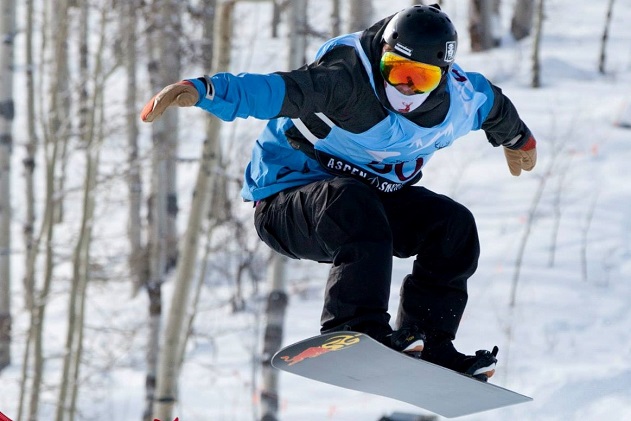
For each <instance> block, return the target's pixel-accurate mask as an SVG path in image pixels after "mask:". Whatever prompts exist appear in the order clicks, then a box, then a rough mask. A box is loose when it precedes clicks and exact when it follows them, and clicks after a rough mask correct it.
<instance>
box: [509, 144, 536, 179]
mask: <svg viewBox="0 0 631 421" xmlns="http://www.w3.org/2000/svg"><path fill="white" fill-rule="evenodd" d="M504 156H506V162H507V163H508V169H509V170H510V173H511V174H512V175H514V176H515V177H517V176H519V175H520V174H521V170H524V171H530V170H532V169H533V168H534V167H535V164H536V163H537V141H536V140H535V138H534V137H532V136H530V138H528V141H527V142H526V143H525V144H524V146H522V147H521V148H519V149H509V148H507V147H506V146H505V147H504Z"/></svg>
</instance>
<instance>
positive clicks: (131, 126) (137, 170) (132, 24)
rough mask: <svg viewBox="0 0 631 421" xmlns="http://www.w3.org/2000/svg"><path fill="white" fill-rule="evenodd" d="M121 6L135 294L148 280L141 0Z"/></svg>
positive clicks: (133, 293) (130, 224)
mask: <svg viewBox="0 0 631 421" xmlns="http://www.w3.org/2000/svg"><path fill="white" fill-rule="evenodd" d="M119 5H120V7H121V9H120V10H121V16H122V20H123V23H122V26H123V34H124V35H123V37H124V38H123V39H124V44H125V48H124V54H125V56H124V57H123V62H124V63H125V73H126V76H127V87H126V92H125V95H126V97H125V108H126V111H125V112H126V127H127V148H128V152H127V165H128V173H127V188H128V200H129V218H128V219H129V220H128V222H127V238H128V240H129V245H130V253H129V268H130V272H131V275H132V279H133V287H132V295H134V296H135V295H136V294H137V292H138V290H139V289H140V288H142V286H143V285H146V283H147V281H148V270H149V269H148V265H147V256H146V249H145V247H144V245H143V238H142V232H143V222H142V217H141V212H142V194H143V184H142V177H141V166H140V162H139V147H138V110H137V105H136V91H137V86H136V85H137V84H136V39H137V33H136V27H137V16H138V12H137V9H138V7H139V6H138V1H137V0H128V1H124V2H120V3H119Z"/></svg>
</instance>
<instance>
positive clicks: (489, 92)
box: [467, 72, 495, 130]
mask: <svg viewBox="0 0 631 421" xmlns="http://www.w3.org/2000/svg"><path fill="white" fill-rule="evenodd" d="M467 78H468V79H469V81H471V84H472V85H473V88H474V89H475V90H476V91H478V92H481V93H483V94H484V95H485V96H486V97H487V100H486V101H485V102H484V104H482V106H481V107H480V108H478V111H477V113H476V119H475V127H474V128H473V129H474V130H479V129H480V128H482V123H484V122H485V121H486V118H487V117H488V115H489V112H490V111H491V108H492V107H493V102H494V101H495V93H494V92H493V89H491V84H490V83H489V81H488V80H487V79H486V78H485V77H484V76H482V75H481V74H479V73H474V72H467Z"/></svg>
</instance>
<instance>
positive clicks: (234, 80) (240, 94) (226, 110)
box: [188, 73, 285, 121]
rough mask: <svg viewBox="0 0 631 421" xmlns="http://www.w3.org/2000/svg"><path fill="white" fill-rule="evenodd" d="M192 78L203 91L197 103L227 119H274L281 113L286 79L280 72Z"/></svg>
mask: <svg viewBox="0 0 631 421" xmlns="http://www.w3.org/2000/svg"><path fill="white" fill-rule="evenodd" d="M188 80H189V81H190V82H191V83H193V85H194V86H195V88H196V89H197V92H198V93H199V98H200V99H199V101H198V102H197V104H195V105H196V106H197V107H199V108H202V109H204V110H206V111H208V112H209V113H212V114H214V115H215V116H217V117H218V118H220V119H222V120H224V121H232V120H234V119H235V118H237V117H240V118H247V117H254V118H258V119H262V120H267V119H271V118H273V117H276V116H277V115H278V113H279V112H280V108H281V105H282V104H283V99H284V98H285V82H284V81H283V79H282V77H280V76H279V75H276V74H270V75H259V74H252V73H241V74H238V75H233V74H230V73H217V74H216V75H214V76H211V77H209V76H205V77H203V78H198V79H188Z"/></svg>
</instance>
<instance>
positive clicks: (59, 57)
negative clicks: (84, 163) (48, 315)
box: [26, 0, 70, 421]
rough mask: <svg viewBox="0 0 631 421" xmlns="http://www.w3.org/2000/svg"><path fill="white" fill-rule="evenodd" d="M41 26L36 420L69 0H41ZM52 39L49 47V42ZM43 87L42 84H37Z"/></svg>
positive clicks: (64, 129)
mask: <svg viewBox="0 0 631 421" xmlns="http://www.w3.org/2000/svg"><path fill="white" fill-rule="evenodd" d="M43 7H44V19H43V22H44V25H43V34H44V35H43V39H44V42H43V45H42V59H41V61H42V63H44V62H46V59H45V57H44V55H45V54H46V53H47V52H49V51H50V52H51V55H52V57H53V58H54V60H52V62H51V64H50V74H51V75H52V76H51V80H50V85H49V89H48V92H45V89H41V92H39V93H38V96H39V98H44V99H45V101H43V103H42V109H46V110H47V111H45V113H46V114H45V116H46V117H45V118H44V119H43V125H44V130H43V132H44V147H45V153H44V157H45V168H46V174H45V177H46V178H45V180H46V194H45V200H44V212H43V218H42V224H41V228H40V231H39V234H38V236H37V237H36V240H35V242H34V245H33V250H34V253H32V254H31V256H30V259H31V260H30V261H29V262H28V264H27V267H28V268H33V273H34V267H35V264H36V258H37V251H38V250H39V247H40V245H42V244H43V245H44V252H45V253H44V261H43V264H42V272H43V273H42V278H43V280H42V287H41V290H40V291H39V292H38V293H37V294H36V299H35V300H34V303H33V309H32V312H31V328H32V331H31V335H32V344H33V345H32V347H33V348H32V351H33V356H32V357H33V370H32V373H31V376H30V379H31V386H30V396H29V404H28V409H27V414H26V416H27V419H28V420H29V421H31V420H37V419H38V415H39V414H38V412H39V403H40V402H39V401H40V392H41V386H42V379H43V372H44V356H43V349H44V344H43V329H44V320H45V312H46V304H47V302H48V299H49V297H48V295H49V293H50V288H51V283H52V278H53V271H54V264H55V263H54V258H55V255H54V250H53V244H54V233H55V229H54V215H55V212H56V208H57V204H58V203H59V200H60V195H59V192H58V191H57V190H56V187H57V182H56V175H57V172H58V167H59V161H60V150H61V147H60V146H61V145H62V144H63V143H64V142H67V139H68V136H69V129H68V124H69V121H68V119H67V117H68V116H69V115H70V112H69V111H68V109H67V106H68V98H69V92H68V72H67V70H68V66H67V62H66V59H67V54H66V52H67V39H68V26H67V14H68V0H59V1H57V2H55V4H54V5H52V4H50V3H48V2H44V5H43ZM49 40H52V45H51V47H48V41H49ZM40 86H43V85H40Z"/></svg>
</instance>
